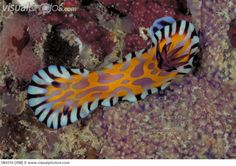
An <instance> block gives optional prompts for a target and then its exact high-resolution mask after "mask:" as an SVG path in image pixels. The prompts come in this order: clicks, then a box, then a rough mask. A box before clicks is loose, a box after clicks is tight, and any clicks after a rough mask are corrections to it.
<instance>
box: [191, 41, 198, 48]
mask: <svg viewBox="0 0 236 166" xmlns="http://www.w3.org/2000/svg"><path fill="white" fill-rule="evenodd" d="M196 47H199V43H198V42H197V43H196V44H194V45H192V47H191V49H194V48H196Z"/></svg>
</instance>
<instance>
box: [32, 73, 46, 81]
mask: <svg viewBox="0 0 236 166" xmlns="http://www.w3.org/2000/svg"><path fill="white" fill-rule="evenodd" d="M34 75H36V76H38V77H39V78H40V79H42V80H44V79H43V78H42V77H41V75H39V72H37V73H35V74H34Z"/></svg>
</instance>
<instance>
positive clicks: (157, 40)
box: [153, 34, 159, 45]
mask: <svg viewBox="0 0 236 166" xmlns="http://www.w3.org/2000/svg"><path fill="white" fill-rule="evenodd" d="M154 37H155V38H156V39H157V41H159V38H158V37H157V35H156V34H154ZM153 44H154V43H153ZM154 45H155V44H154Z"/></svg>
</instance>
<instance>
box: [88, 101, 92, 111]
mask: <svg viewBox="0 0 236 166" xmlns="http://www.w3.org/2000/svg"><path fill="white" fill-rule="evenodd" d="M91 105H92V102H89V103H88V110H89V112H91Z"/></svg>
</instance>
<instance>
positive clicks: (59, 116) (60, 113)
mask: <svg viewBox="0 0 236 166" xmlns="http://www.w3.org/2000/svg"><path fill="white" fill-rule="evenodd" d="M61 116H62V112H61V111H60V112H59V114H58V122H57V128H61V127H62V126H61Z"/></svg>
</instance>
